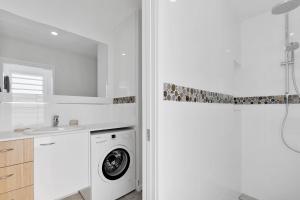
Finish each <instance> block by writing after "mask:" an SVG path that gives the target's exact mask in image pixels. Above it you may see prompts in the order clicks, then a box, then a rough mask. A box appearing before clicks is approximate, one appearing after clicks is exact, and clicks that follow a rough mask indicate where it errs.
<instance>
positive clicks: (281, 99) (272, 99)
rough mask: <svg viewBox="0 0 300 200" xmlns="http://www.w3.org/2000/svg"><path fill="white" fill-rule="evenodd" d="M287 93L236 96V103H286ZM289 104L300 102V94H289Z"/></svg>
mask: <svg viewBox="0 0 300 200" xmlns="http://www.w3.org/2000/svg"><path fill="white" fill-rule="evenodd" d="M285 102H286V97H285V95H276V96H256V97H236V98H234V104H236V105H250V104H285ZM289 104H300V98H299V96H298V95H289Z"/></svg>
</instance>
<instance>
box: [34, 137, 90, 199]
mask: <svg viewBox="0 0 300 200" xmlns="http://www.w3.org/2000/svg"><path fill="white" fill-rule="evenodd" d="M34 143H35V144H34V145H35V149H34V152H35V153H34V155H35V158H34V163H35V164H34V182H35V183H34V185H35V200H55V199H59V198H62V197H65V196H66V195H69V194H72V193H75V192H77V191H78V190H80V189H82V188H85V187H88V186H89V134H88V132H78V133H72V134H65V135H59V136H52V137H41V138H36V139H35V140H34Z"/></svg>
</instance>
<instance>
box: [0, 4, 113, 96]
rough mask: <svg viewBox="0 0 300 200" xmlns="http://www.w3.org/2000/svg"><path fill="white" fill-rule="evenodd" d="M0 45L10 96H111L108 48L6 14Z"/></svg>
mask: <svg viewBox="0 0 300 200" xmlns="http://www.w3.org/2000/svg"><path fill="white" fill-rule="evenodd" d="M0 44H1V45H0V73H1V76H0V77H1V81H0V83H1V84H0V87H1V90H2V92H4V93H5V92H6V93H11V94H37V95H42V94H47V95H65V96H83V97H105V96H106V95H105V91H103V88H105V87H106V86H105V83H106V80H105V79H107V78H106V77H107V74H106V75H103V74H102V76H101V80H100V77H98V74H99V73H100V70H99V65H102V66H101V69H103V68H107V66H104V65H105V62H103V59H102V60H101V62H99V57H101V56H102V57H105V56H107V52H106V51H107V45H106V44H104V43H101V42H98V41H94V40H91V39H88V38H85V37H82V36H80V35H77V34H74V33H70V32H67V31H64V30H61V29H58V28H55V27H52V26H49V25H45V24H42V23H38V22H35V21H32V20H29V19H25V18H23V17H20V16H17V15H14V14H11V13H9V12H6V11H1V10H0ZM99 49H100V50H99ZM103 71H107V70H103ZM103 79H104V80H103ZM100 82H101V85H99V84H100ZM101 87H102V88H101ZM100 90H102V92H101V91H100ZM99 91H100V92H99Z"/></svg>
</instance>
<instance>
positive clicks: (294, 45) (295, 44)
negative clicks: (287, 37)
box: [286, 42, 300, 51]
mask: <svg viewBox="0 0 300 200" xmlns="http://www.w3.org/2000/svg"><path fill="white" fill-rule="evenodd" d="M299 46H300V45H299V42H291V43H290V45H288V46H287V47H286V51H295V50H297V49H299Z"/></svg>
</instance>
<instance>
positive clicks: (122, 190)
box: [90, 129, 136, 200]
mask: <svg viewBox="0 0 300 200" xmlns="http://www.w3.org/2000/svg"><path fill="white" fill-rule="evenodd" d="M135 171H136V170H135V131H134V130H133V129H123V130H111V131H101V132H98V133H93V134H92V135H91V189H90V192H91V194H90V195H91V200H115V199H118V198H120V197H122V196H124V195H126V194H128V193H130V192H131V191H133V190H135V177H136V175H135V174H136V173H135Z"/></svg>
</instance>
